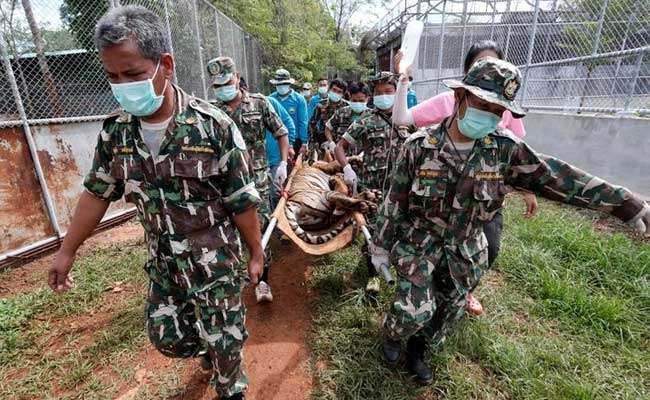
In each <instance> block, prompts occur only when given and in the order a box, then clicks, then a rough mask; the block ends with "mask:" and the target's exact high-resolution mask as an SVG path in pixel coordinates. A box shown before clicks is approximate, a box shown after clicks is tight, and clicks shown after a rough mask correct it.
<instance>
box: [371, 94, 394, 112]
mask: <svg viewBox="0 0 650 400" xmlns="http://www.w3.org/2000/svg"><path fill="white" fill-rule="evenodd" d="M372 102H373V103H374V104H375V107H377V108H378V109H380V110H384V111H385V110H388V109H389V108H391V107H392V106H393V103H394V102H395V95H394V94H382V95H379V96H375V97H373V100H372Z"/></svg>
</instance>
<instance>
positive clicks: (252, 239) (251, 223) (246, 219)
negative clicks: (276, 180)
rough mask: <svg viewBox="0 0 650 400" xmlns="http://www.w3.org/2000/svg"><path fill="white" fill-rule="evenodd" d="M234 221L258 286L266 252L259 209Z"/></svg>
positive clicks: (246, 211)
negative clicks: (261, 232)
mask: <svg viewBox="0 0 650 400" xmlns="http://www.w3.org/2000/svg"><path fill="white" fill-rule="evenodd" d="M285 137H286V136H285ZM285 155H286V153H285ZM232 220H233V222H234V223H235V226H237V229H238V230H239V233H240V234H241V236H242V238H243V239H244V243H246V247H247V248H248V253H249V254H250V257H251V259H250V261H249V262H248V275H249V276H250V278H251V282H253V284H257V282H258V281H259V278H260V276H261V274H262V266H263V265H264V250H263V249H262V235H261V234H260V222H259V220H258V218H257V208H256V207H251V208H249V209H247V210H245V211H244V212H241V213H239V214H234V215H233V216H232Z"/></svg>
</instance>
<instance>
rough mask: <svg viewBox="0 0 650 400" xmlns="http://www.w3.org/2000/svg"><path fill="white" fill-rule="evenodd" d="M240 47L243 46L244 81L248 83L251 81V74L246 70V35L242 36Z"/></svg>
mask: <svg viewBox="0 0 650 400" xmlns="http://www.w3.org/2000/svg"><path fill="white" fill-rule="evenodd" d="M241 41H242V46H244V69H245V70H246V79H248V82H250V79H251V74H250V71H249V70H248V55H247V54H246V33H243V34H242V39H241Z"/></svg>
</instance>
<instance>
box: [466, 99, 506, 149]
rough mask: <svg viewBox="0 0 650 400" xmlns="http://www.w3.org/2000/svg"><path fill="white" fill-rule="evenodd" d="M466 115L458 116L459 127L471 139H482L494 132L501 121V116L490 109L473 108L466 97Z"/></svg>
mask: <svg viewBox="0 0 650 400" xmlns="http://www.w3.org/2000/svg"><path fill="white" fill-rule="evenodd" d="M465 104H466V105H467V107H466V108H465V116H464V117H463V118H460V117H459V118H458V129H460V132H461V133H462V134H463V135H465V136H467V137H468V138H470V139H481V138H484V137H486V136H487V135H489V134H490V133H492V132H494V131H495V130H496V129H497V126H498V125H499V122H501V117H499V116H498V115H496V114H493V113H491V112H488V111H483V110H479V109H478V108H473V107H470V106H469V103H467V98H465Z"/></svg>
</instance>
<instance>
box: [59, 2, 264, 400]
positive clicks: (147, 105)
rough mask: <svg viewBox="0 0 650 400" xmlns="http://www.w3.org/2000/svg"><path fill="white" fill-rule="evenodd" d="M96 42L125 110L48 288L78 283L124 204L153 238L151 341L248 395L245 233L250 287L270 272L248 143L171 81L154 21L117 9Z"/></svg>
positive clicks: (98, 152) (98, 153) (111, 120)
mask: <svg viewBox="0 0 650 400" xmlns="http://www.w3.org/2000/svg"><path fill="white" fill-rule="evenodd" d="M95 41H96V43H97V47H98V49H99V51H100V55H101V57H102V61H103V63H104V68H105V69H106V71H107V74H108V77H109V80H110V83H111V87H112V90H113V93H114V95H115V98H116V100H117V101H118V102H119V103H120V105H121V108H122V111H120V112H116V113H114V114H112V115H110V116H109V117H108V118H107V119H106V120H105V121H104V124H103V128H102V131H101V132H100V135H99V138H98V142H97V147H96V149H95V156H94V160H93V164H92V168H91V170H90V172H89V173H88V175H87V176H86V179H85V182H84V186H85V192H84V193H83V194H82V195H81V198H80V200H79V204H78V206H77V209H76V212H75V215H74V217H73V219H72V222H71V224H70V228H69V230H68V232H67V234H66V237H65V239H64V241H63V244H62V245H61V249H60V250H59V252H58V253H57V256H56V260H55V261H54V263H53V264H52V266H51V267H50V270H49V277H48V280H49V282H48V283H49V285H50V287H52V289H53V290H55V291H56V292H62V291H65V290H67V289H69V288H70V287H71V286H72V282H71V279H70V276H69V273H70V270H71V268H72V263H73V259H74V255H75V252H76V250H77V249H78V247H79V246H80V245H81V243H82V242H83V241H84V240H85V239H86V238H87V237H88V236H90V234H91V233H92V231H93V229H94V228H95V227H96V225H97V224H98V223H99V221H100V220H101V218H102V216H103V215H104V214H105V212H106V209H107V208H108V206H109V204H110V202H112V201H115V200H118V199H120V198H122V196H124V197H125V199H126V201H127V202H129V203H131V204H133V205H135V207H136V208H137V210H138V217H139V220H140V223H141V224H142V226H143V228H144V231H145V237H146V241H147V250H148V260H147V263H146V265H145V270H146V272H147V273H148V275H149V279H150V282H149V293H148V296H147V303H146V320H147V331H148V334H149V339H150V340H151V342H152V343H153V345H154V346H155V347H156V348H157V349H158V350H159V351H160V352H162V353H163V354H164V355H166V356H168V357H182V358H186V357H193V356H197V355H199V354H201V353H202V352H203V353H205V355H204V356H202V358H203V360H202V365H204V367H207V368H210V369H211V370H212V371H213V377H212V385H214V387H215V390H216V391H217V393H218V395H219V396H220V398H221V399H243V398H244V396H243V392H244V391H245V390H246V388H247V385H248V378H247V377H246V375H245V374H244V372H243V370H242V347H243V344H244V341H245V340H246V338H247V337H248V333H247V331H246V327H245V326H244V320H245V311H246V309H245V307H244V304H243V302H242V298H241V288H242V278H241V244H240V237H239V235H238V233H237V230H239V232H240V233H241V236H242V237H243V239H244V241H245V242H246V244H247V246H248V249H249V252H250V254H251V259H250V263H249V268H248V271H249V274H250V275H251V277H252V279H253V281H256V280H257V278H258V276H259V275H260V273H261V268H262V264H263V250H262V246H261V238H260V228H259V222H258V219H257V213H256V207H257V204H258V203H259V202H260V198H259V194H258V192H257V190H256V189H255V184H254V182H253V171H252V170H251V169H250V160H249V156H248V152H247V150H246V144H245V143H244V140H243V138H242V136H241V134H240V132H239V130H238V129H237V126H236V125H235V124H234V123H233V122H232V120H231V119H230V118H228V116H227V115H226V114H224V113H223V112H222V111H220V110H219V109H218V108H216V107H214V106H212V105H210V104H208V103H207V102H205V101H203V100H200V99H197V98H195V97H192V96H189V95H188V94H186V93H185V92H184V91H183V90H182V89H181V88H179V87H177V86H175V85H173V84H172V83H171V79H172V75H173V70H174V59H173V57H172V55H171V54H170V53H169V47H168V44H167V42H166V35H165V29H164V26H163V24H162V22H161V21H160V19H159V18H158V17H157V16H156V15H155V14H154V13H152V12H151V11H149V10H147V9H146V8H143V7H139V6H126V7H119V8H115V9H113V10H111V11H109V12H108V13H107V14H106V15H104V16H103V17H102V19H101V20H100V21H99V22H98V25H97V29H96V33H95Z"/></svg>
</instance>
